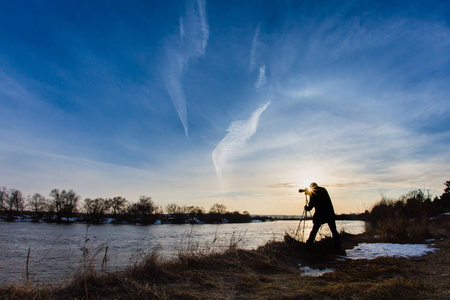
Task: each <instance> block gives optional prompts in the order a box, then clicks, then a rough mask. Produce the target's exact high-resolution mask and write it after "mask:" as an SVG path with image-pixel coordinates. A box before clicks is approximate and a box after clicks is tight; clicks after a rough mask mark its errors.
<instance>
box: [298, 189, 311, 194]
mask: <svg viewBox="0 0 450 300" xmlns="http://www.w3.org/2000/svg"><path fill="white" fill-rule="evenodd" d="M298 192H299V193H305V194H306V195H309V193H310V192H309V189H308V188H304V189H299V190H298Z"/></svg>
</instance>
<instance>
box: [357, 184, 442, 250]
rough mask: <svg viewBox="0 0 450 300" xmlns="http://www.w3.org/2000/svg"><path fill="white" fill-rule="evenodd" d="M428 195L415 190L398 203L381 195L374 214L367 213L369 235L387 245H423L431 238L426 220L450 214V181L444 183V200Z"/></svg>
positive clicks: (440, 197)
mask: <svg viewBox="0 0 450 300" xmlns="http://www.w3.org/2000/svg"><path fill="white" fill-rule="evenodd" d="M431 198H432V196H430V195H429V194H427V195H425V193H424V192H423V191H422V190H420V189H419V190H413V191H410V192H409V193H407V194H405V195H402V196H400V197H399V198H398V199H396V200H394V199H388V198H386V197H384V196H383V195H382V197H381V200H380V201H379V202H377V203H376V204H375V205H374V206H373V208H372V209H371V211H370V212H369V211H366V213H365V214H366V231H367V232H370V233H374V234H377V235H379V236H382V237H383V238H384V239H385V240H386V241H400V242H409V241H411V239H417V240H418V241H420V240H421V239H422V240H423V239H424V238H429V237H430V232H429V229H428V225H427V224H428V222H427V220H429V219H433V218H435V217H438V216H440V215H442V214H444V213H448V212H449V211H450V181H446V182H445V188H444V193H443V194H442V195H441V196H439V197H438V196H435V197H434V198H433V199H431Z"/></svg>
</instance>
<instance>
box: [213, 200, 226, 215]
mask: <svg viewBox="0 0 450 300" xmlns="http://www.w3.org/2000/svg"><path fill="white" fill-rule="evenodd" d="M226 212H227V207H226V206H225V205H224V204H220V203H215V204H213V205H212V206H211V208H210V209H209V213H210V214H219V215H221V214H225V213H226Z"/></svg>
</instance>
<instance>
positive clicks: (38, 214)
mask: <svg viewBox="0 0 450 300" xmlns="http://www.w3.org/2000/svg"><path fill="white" fill-rule="evenodd" d="M49 196H50V197H49V198H47V197H45V196H43V195H41V194H39V193H35V194H34V195H32V196H27V197H24V196H23V194H22V192H21V191H19V190H17V189H7V188H6V187H2V188H1V189H0V213H1V215H2V216H3V218H5V219H6V220H8V221H14V220H17V219H23V218H24V217H25V216H29V217H30V218H31V220H32V221H33V222H56V223H63V222H73V221H81V222H85V223H91V224H100V223H105V222H109V223H140V224H154V223H155V222H158V223H167V224H184V223H245V222H251V221H253V220H264V221H266V220H272V218H271V217H265V216H251V215H250V213H249V212H248V211H244V212H242V213H240V212H238V211H234V212H229V211H227V208H226V206H225V205H223V204H220V203H215V204H213V205H212V206H211V208H210V209H209V211H206V210H205V208H203V207H201V206H180V205H177V204H175V203H171V204H168V205H166V206H165V207H162V206H159V205H156V204H155V203H154V202H153V200H152V199H151V197H147V196H141V197H140V198H139V200H138V201H137V202H134V203H131V202H129V201H128V200H127V199H125V198H123V197H113V198H95V199H91V198H86V199H84V201H83V202H81V201H80V199H81V197H80V195H78V194H77V193H76V192H74V191H73V190H67V191H66V190H59V189H53V190H52V191H51V192H50V194H49ZM80 206H81V209H80Z"/></svg>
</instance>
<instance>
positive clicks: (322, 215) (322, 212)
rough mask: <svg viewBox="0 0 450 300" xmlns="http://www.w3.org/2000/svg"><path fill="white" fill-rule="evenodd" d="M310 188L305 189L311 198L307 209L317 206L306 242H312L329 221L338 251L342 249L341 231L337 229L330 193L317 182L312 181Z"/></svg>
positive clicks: (306, 206)
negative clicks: (323, 225) (321, 227)
mask: <svg viewBox="0 0 450 300" xmlns="http://www.w3.org/2000/svg"><path fill="white" fill-rule="evenodd" d="M309 188H310V190H307V189H306V190H305V192H306V193H308V195H309V199H310V200H309V205H305V209H306V210H307V211H310V210H312V209H313V208H315V212H314V216H313V223H314V226H313V229H312V231H311V233H310V235H309V238H308V240H307V241H306V243H307V244H312V243H313V242H314V239H315V238H316V234H317V232H318V231H319V229H320V226H322V224H325V223H327V224H328V226H329V227H330V230H331V233H332V234H333V241H334V248H335V250H337V251H341V241H340V238H339V233H338V232H337V229H336V215H335V213H334V208H333V204H332V203H331V198H330V195H328V192H327V190H326V189H325V188H323V187H321V186H318V185H317V183H315V182H313V183H311V185H310V186H309Z"/></svg>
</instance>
